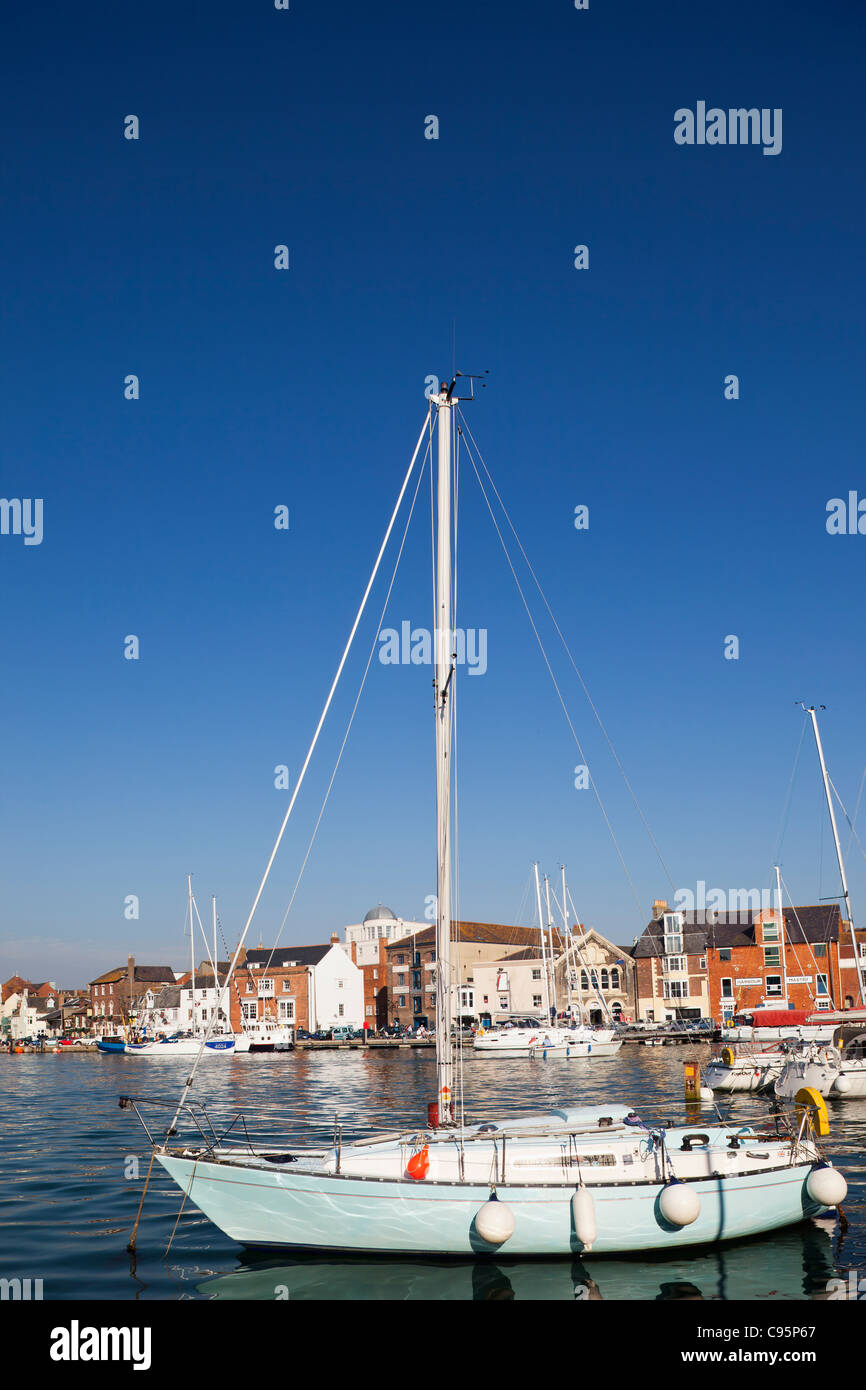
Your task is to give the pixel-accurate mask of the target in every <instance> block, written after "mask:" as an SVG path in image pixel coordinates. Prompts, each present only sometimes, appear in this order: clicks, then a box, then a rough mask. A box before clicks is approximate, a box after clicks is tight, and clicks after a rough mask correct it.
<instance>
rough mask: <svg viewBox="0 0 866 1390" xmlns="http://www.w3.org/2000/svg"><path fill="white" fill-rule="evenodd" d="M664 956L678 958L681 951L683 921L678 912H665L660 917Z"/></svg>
mask: <svg viewBox="0 0 866 1390" xmlns="http://www.w3.org/2000/svg"><path fill="white" fill-rule="evenodd" d="M662 930H663V931H664V937H665V955H667V956H679V955H682V950H683V936H682V932H683V919H682V917H681V916H680V914H679V913H678V912H666V913H665V914H664V916H663V917H662Z"/></svg>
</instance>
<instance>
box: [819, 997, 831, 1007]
mask: <svg viewBox="0 0 866 1390" xmlns="http://www.w3.org/2000/svg"><path fill="white" fill-rule="evenodd" d="M829 1007H830V1000H829V999H819V1000H818V1008H819V1009H829Z"/></svg>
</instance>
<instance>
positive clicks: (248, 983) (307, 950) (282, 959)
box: [231, 934, 364, 1033]
mask: <svg viewBox="0 0 866 1390" xmlns="http://www.w3.org/2000/svg"><path fill="white" fill-rule="evenodd" d="M234 986H235V987H233V988H232V990H231V1026H232V1031H233V1032H240V1030H241V1027H242V1024H243V1022H249V1023H251V1022H254V1021H256V1020H257V1019H265V1018H269V1019H274V1020H275V1021H276V1022H278V1023H284V1024H289V1025H290V1026H291V1027H293V1028H306V1029H308V1030H309V1031H310V1032H313V1033H314V1032H316V1031H317V1030H318V1029H320V1028H335V1027H340V1026H341V1025H342V1026H346V1027H351V1028H360V1027H361V1025H362V1023H363V1021H364V984H363V975H362V972H361V971H360V970H359V968H358V966H357V965H356V964H355V963H354V961H353V960H352V958H351V956H350V954H349V952H348V950H347V948H346V947H345V946H341V945H340V940H339V937H338V936H337V935H336V934H335V935H332V937H331V939H330V941H329V942H327V943H326V944H325V945H320V946H275V947H268V946H259V947H257V948H255V949H254V950H250V951H246V952H245V954H244V959H243V962H242V963H241V964H239V966H238V969H237V970H236V972H235V976H234Z"/></svg>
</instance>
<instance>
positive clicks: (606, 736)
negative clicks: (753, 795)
mask: <svg viewBox="0 0 866 1390" xmlns="http://www.w3.org/2000/svg"><path fill="white" fill-rule="evenodd" d="M460 418H461V420H463V423H464V424H465V425H466V431H467V433H468V435H469V438H470V439H471V440H472V445H473V447H474V449H475V450H476V452H477V454H478V458H479V460H480V462H481V466H482V468H483V469H484V472H485V473H486V475H487V478H488V479H489V482H490V486H491V488H492V489H493V492H494V493H495V495H496V500H497V501H498V503H499V505H500V507H501V508H502V514H503V516H504V517H505V520H506V521H507V522H508V525H509V527H510V529H511V532H512V534H513V536H514V539H515V540H516V542H517V545H518V548H519V550H520V553H521V555H522V556H523V559H524V562H525V564H526V567H527V569H528V570H529V573H530V574H531V575H532V579H533V582H534V584H535V587H536V588H537V590H538V592H539V594H540V596H541V601H542V603H543V604H544V606H545V608H546V609H547V613H548V616H549V617H550V620H551V622H552V623H553V626H554V627H555V629H556V632H557V635H558V637H559V640H560V642H561V643H562V645H563V648H564V650H565V654H566V656H567V657H568V660H569V662H570V663H571V667H572V670H573V671H574V673H575V675H576V676H577V679H578V680H579V682H580V685H581V688H582V690H583V693H584V695H585V696H586V699H587V703H588V704H589V707H590V709H591V710H592V713H593V715H594V717H595V720H596V723H597V724H598V727H599V728H600V729H601V732H602V734H603V735H604V739H605V742H606V743H607V746H608V748H609V749H610V751H611V755H612V757H613V759H614V762H615V763H616V765H617V767H618V768H619V771H620V774H621V775H622V779H623V781H624V782H625V785H626V787H627V788H628V793H629V796H630V797H631V799H632V801H633V803H634V806H635V809H636V810H637V813H638V815H639V816H640V818H641V821H642V822H643V826H644V829H645V830H646V832H647V835H648V836H649V838H650V842H651V844H652V847H653V849H654V850H655V852H656V855H657V857H658V861H659V863H660V864H661V866H662V869H663V870H664V873H665V876H666V878H667V880H668V883H669V884H670V886H671V888H672V889H673V890H674V892H676V884H675V883H674V881H673V878H672V877H671V873H670V870H669V869H668V866H667V864H666V863H665V860H664V858H663V856H662V852H661V850H660V849H659V846H658V843H657V842H656V838H655V836H654V835H653V833H652V830H651V829H650V826H649V822H648V821H647V818H646V816H645V815H644V813H643V809H642V807H641V805H640V802H639V801H638V799H637V796H636V795H635V792H634V789H633V788H632V785H631V782H630V781H629V779H628V776H627V774H626V771H625V768H624V767H623V765H622V762H621V761H620V758H619V755H618V753H617V751H616V749H615V748H614V746H613V742H612V740H611V738H610V736H609V734H608V732H607V729H606V728H605V725H604V723H603V722H602V718H601V715H600V714H599V712H598V709H597V708H596V705H595V702H594V701H593V699H592V696H591V695H590V693H589V689H588V687H587V685H586V682H585V681H584V679H583V676H582V675H581V673H580V670H579V669H578V666H577V663H576V662H575V659H574V657H573V656H572V653H571V649H570V647H569V645H568V643H567V642H566V640H565V635H564V633H563V631H562V629H561V628H560V626H559V623H558V622H557V621H556V618H555V616H554V613H553V609H552V608H551V606H550V604H549V602H548V600H547V595H546V594H545V592H544V590H543V589H542V587H541V582H540V580H539V579H538V576H537V575H536V573H535V570H534V569H533V567H532V564H531V563H530V560H529V556H528V555H527V553H526V551H525V550H524V548H523V544H522V542H521V540H520V537H519V536H518V534H517V530H516V528H515V526H514V523H513V522H512V520H511V517H510V516H509V514H508V509H507V508H506V506H505V503H504V502H503V500H502V497H501V496H500V493H499V490H498V488H497V486H496V483H495V482H494V481H493V478H492V476H491V474H490V470H489V468H488V467H487V464H486V463H485V462H484V458H483V456H482V453H481V450H480V449H479V448H478V445H477V444H476V442H475V437H474V435H473V434H472V431H471V429H470V428H469V425H468V423H467V422H466V420H465V418H464V416H463V413H462V411H461V416H460ZM489 505H490V504H489V503H488V506H489Z"/></svg>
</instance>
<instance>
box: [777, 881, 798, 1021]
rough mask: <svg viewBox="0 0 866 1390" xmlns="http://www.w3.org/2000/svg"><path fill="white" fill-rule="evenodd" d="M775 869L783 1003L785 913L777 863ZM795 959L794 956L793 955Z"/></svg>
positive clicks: (786, 964) (786, 993)
mask: <svg viewBox="0 0 866 1390" xmlns="http://www.w3.org/2000/svg"><path fill="white" fill-rule="evenodd" d="M775 869H776V896H777V898H778V900H779V941H780V942H781V943H782V993H783V994H784V996H785V1003H786V1004H787V1003H788V962H787V957H786V955H785V914H784V912H783V910H782V874H781V870H780V869H779V865H778V864H776V865H775ZM795 959H796V957H795Z"/></svg>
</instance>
